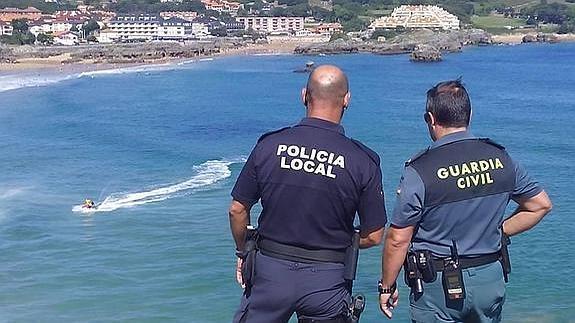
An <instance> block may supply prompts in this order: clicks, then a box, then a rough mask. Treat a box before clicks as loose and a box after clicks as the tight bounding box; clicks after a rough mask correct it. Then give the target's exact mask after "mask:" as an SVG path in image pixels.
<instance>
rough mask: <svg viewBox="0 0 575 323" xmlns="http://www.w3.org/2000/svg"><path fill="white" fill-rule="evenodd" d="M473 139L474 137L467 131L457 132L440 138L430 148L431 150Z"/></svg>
mask: <svg viewBox="0 0 575 323" xmlns="http://www.w3.org/2000/svg"><path fill="white" fill-rule="evenodd" d="M473 138H475V136H474V135H472V134H471V132H469V131H468V130H463V131H458V132H454V133H450V134H448V135H445V136H443V137H441V138H440V139H439V140H437V141H435V142H434V143H433V144H431V146H430V148H431V149H433V148H436V147H439V146H443V145H447V144H450V143H452V142H456V141H461V140H465V139H473Z"/></svg>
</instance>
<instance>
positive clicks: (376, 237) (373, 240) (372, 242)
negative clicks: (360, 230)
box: [359, 229, 383, 249]
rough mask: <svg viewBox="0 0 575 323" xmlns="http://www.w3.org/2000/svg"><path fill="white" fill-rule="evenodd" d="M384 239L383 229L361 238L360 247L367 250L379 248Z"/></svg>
mask: <svg viewBox="0 0 575 323" xmlns="http://www.w3.org/2000/svg"><path fill="white" fill-rule="evenodd" d="M382 237H383V229H381V230H377V231H374V232H371V233H369V234H368V235H366V236H364V237H361V239H360V240H359V247H360V248H361V249H366V248H371V247H375V246H378V245H380V244H381V240H382Z"/></svg>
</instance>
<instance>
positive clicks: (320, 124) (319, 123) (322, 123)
mask: <svg viewBox="0 0 575 323" xmlns="http://www.w3.org/2000/svg"><path fill="white" fill-rule="evenodd" d="M298 126H309V127H315V128H321V129H326V130H331V131H335V132H337V133H340V134H342V135H343V134H345V130H344V129H343V126H342V125H340V124H337V123H333V122H331V121H327V120H323V119H319V118H303V119H301V121H300V123H299V124H298Z"/></svg>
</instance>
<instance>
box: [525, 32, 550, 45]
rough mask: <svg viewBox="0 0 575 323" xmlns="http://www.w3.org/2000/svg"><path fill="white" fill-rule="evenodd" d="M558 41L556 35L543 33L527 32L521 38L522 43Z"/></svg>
mask: <svg viewBox="0 0 575 323" xmlns="http://www.w3.org/2000/svg"><path fill="white" fill-rule="evenodd" d="M558 41H559V38H558V37H557V35H554V34H545V33H538V34H527V35H525V36H523V39H522V40H521V42H523V43H556V42H558Z"/></svg>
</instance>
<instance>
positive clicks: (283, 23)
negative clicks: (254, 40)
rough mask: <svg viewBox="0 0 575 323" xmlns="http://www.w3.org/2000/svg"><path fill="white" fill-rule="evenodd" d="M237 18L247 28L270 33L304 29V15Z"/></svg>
mask: <svg viewBox="0 0 575 323" xmlns="http://www.w3.org/2000/svg"><path fill="white" fill-rule="evenodd" d="M236 20H237V21H238V22H241V23H243V24H244V28H245V29H246V30H247V29H253V30H255V31H261V32H268V33H278V32H292V33H293V32H296V31H298V30H302V29H304V27H303V22H304V17H237V18H236Z"/></svg>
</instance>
